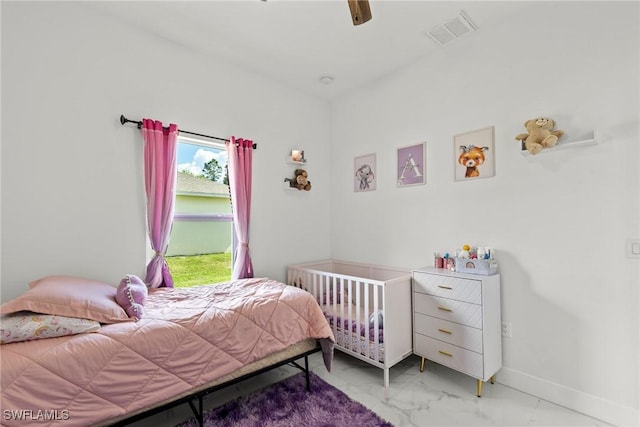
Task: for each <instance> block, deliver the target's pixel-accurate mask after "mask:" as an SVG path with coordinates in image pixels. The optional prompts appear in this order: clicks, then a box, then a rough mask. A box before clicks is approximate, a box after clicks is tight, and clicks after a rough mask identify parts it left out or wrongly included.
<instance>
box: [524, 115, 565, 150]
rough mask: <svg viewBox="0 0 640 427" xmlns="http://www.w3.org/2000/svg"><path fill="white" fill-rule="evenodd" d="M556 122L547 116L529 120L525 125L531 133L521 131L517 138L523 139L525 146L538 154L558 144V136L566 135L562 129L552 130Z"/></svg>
mask: <svg viewBox="0 0 640 427" xmlns="http://www.w3.org/2000/svg"><path fill="white" fill-rule="evenodd" d="M554 126H555V122H554V121H553V120H551V119H549V118H546V117H538V118H537V119H531V120H527V121H526V122H525V124H524V127H525V128H527V131H529V133H521V134H519V135H517V136H516V140H518V141H522V142H523V144H524V148H526V149H527V150H528V151H529V152H530V153H531V154H538V153H539V152H540V151H542V149H543V148H550V147H553V146H554V145H556V142H558V138H560V137H561V136H562V135H564V132H563V131H561V130H551V129H553V127H554Z"/></svg>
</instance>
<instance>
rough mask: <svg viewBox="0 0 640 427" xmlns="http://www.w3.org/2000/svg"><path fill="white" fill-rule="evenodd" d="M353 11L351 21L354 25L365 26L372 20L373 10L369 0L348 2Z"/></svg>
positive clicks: (350, 0) (349, 0)
mask: <svg viewBox="0 0 640 427" xmlns="http://www.w3.org/2000/svg"><path fill="white" fill-rule="evenodd" d="M347 1H348V2H349V9H350V10H351V20H352V21H353V25H360V24H364V23H365V22H367V21H368V20H370V19H371V8H370V7H369V0H347Z"/></svg>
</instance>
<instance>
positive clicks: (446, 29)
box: [427, 11, 478, 46]
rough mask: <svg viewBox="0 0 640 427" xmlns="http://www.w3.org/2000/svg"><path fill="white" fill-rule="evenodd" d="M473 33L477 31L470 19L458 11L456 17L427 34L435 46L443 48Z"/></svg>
mask: <svg viewBox="0 0 640 427" xmlns="http://www.w3.org/2000/svg"><path fill="white" fill-rule="evenodd" d="M474 31H478V27H477V26H475V25H474V23H473V22H471V19H469V17H468V16H467V15H466V14H465V13H464V12H463V11H460V13H459V14H458V16H456V17H455V18H453V19H449V20H448V21H447V22H445V23H444V24H441V25H437V26H435V27H433V28H432V29H431V30H429V31H428V32H427V34H428V35H429V37H431V38H432V39H433V41H435V42H436V43H437V44H439V45H440V46H444V45H447V44H449V43H451V42H453V41H454V40H456V39H458V38H460V37H462V36H464V35H467V34H470V33H472V32H474Z"/></svg>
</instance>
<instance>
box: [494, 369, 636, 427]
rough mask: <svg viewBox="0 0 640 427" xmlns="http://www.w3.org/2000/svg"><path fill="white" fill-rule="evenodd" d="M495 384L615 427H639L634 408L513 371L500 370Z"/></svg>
mask: <svg viewBox="0 0 640 427" xmlns="http://www.w3.org/2000/svg"><path fill="white" fill-rule="evenodd" d="M496 382H499V383H501V384H504V385H506V386H508V387H511V388H514V389H516V390H520V391H522V392H524V393H527V394H531V395H533V396H536V397H539V398H540V399H544V400H547V401H549V402H552V403H555V404H556V405H560V406H564V407H565V408H569V409H572V410H574V411H577V412H581V413H583V414H586V415H588V416H590V417H593V418H596V419H599V420H602V421H604V422H606V423H609V424H613V425H615V426H629V427H631V426H639V425H640V412H639V411H638V410H637V409H634V408H631V407H628V406H623V405H621V404H619V403H616V402H612V401H610V400H606V399H603V398H601V397H598V396H594V395H592V394H588V393H584V392H581V391H579V390H574V389H572V388H569V387H566V386H563V385H561V384H556V383H553V382H551V381H547V380H544V379H542V378H538V377H534V376H532V375H529V374H525V373H523V372H520V371H516V370H514V369H510V368H502V369H501V370H500V371H499V372H498V375H496Z"/></svg>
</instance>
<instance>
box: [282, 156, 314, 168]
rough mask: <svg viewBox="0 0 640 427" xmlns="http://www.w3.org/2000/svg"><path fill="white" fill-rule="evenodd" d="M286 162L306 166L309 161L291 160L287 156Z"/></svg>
mask: <svg viewBox="0 0 640 427" xmlns="http://www.w3.org/2000/svg"><path fill="white" fill-rule="evenodd" d="M287 163H289V164H290V165H296V166H306V165H308V164H309V162H307V161H304V162H296V161H294V160H291V158H290V157H287Z"/></svg>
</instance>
